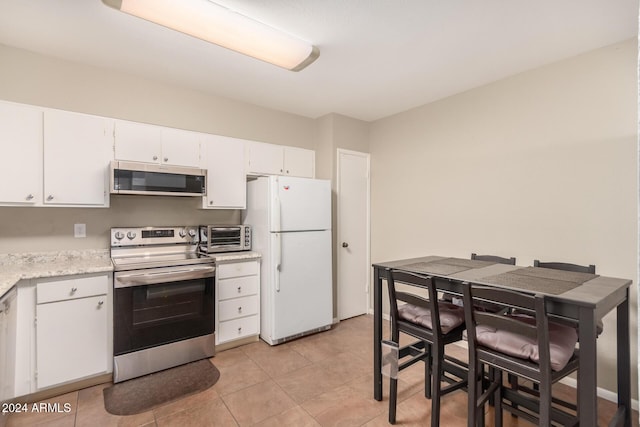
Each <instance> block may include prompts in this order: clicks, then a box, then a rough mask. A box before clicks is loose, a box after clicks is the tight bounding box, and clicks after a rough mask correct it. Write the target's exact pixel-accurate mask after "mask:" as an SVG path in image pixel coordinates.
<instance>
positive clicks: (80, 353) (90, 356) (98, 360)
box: [0, 273, 113, 398]
mask: <svg viewBox="0 0 640 427" xmlns="http://www.w3.org/2000/svg"><path fill="white" fill-rule="evenodd" d="M112 280H113V279H112V274H111V273H96V274H82V275H73V276H62V277H52V278H46V279H33V280H24V281H21V282H19V283H18V285H17V286H16V291H17V304H13V305H14V306H16V307H15V308H16V309H17V312H18V313H17V316H16V319H15V321H14V323H15V329H16V330H17V333H16V335H15V344H14V345H12V346H11V347H12V348H14V349H15V360H14V362H13V363H10V364H9V366H8V370H9V372H11V373H12V374H13V380H12V383H13V387H11V389H12V390H11V391H12V393H10V394H11V395H10V396H8V398H13V397H18V396H23V395H27V394H32V393H35V392H38V391H40V390H44V389H47V388H50V387H54V386H57V385H63V384H69V383H73V382H74V381H78V380H84V379H88V378H91V377H96V376H100V375H103V374H108V373H110V372H112V371H113V366H112V365H113V314H112V310H113V308H112V302H113V292H112V287H113V281H112ZM0 316H1V315H0ZM1 339H2V338H0V340H1ZM10 362H11V359H10ZM0 369H1V368H0ZM5 397H7V396H5Z"/></svg>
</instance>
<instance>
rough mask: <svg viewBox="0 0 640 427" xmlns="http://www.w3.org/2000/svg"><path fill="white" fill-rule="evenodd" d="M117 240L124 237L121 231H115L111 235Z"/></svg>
mask: <svg viewBox="0 0 640 427" xmlns="http://www.w3.org/2000/svg"><path fill="white" fill-rule="evenodd" d="M113 237H115V238H116V239H118V240H122V239H123V238H124V234H122V232H121V231H116V234H114V235H113Z"/></svg>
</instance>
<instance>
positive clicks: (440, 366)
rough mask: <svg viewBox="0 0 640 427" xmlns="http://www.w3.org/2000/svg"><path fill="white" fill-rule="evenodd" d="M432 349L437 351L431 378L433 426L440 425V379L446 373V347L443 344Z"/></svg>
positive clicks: (434, 356)
mask: <svg viewBox="0 0 640 427" xmlns="http://www.w3.org/2000/svg"><path fill="white" fill-rule="evenodd" d="M431 350H432V351H433V350H435V352H436V353H435V355H433V372H432V378H431V381H432V382H431V384H432V386H431V389H432V390H433V396H432V398H431V427H438V426H439V425H440V399H441V397H442V393H441V389H442V387H441V383H440V380H441V379H442V376H443V375H444V363H443V359H444V347H443V346H442V345H440V346H438V348H435V346H432V347H431ZM432 353H433V352H432Z"/></svg>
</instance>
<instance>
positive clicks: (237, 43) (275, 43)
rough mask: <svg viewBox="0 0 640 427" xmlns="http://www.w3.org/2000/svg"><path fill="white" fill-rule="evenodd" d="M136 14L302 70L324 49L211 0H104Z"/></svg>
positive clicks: (218, 43)
mask: <svg viewBox="0 0 640 427" xmlns="http://www.w3.org/2000/svg"><path fill="white" fill-rule="evenodd" d="M102 2H103V3H104V4H106V5H107V6H109V7H112V8H114V9H117V10H120V11H122V12H125V13H128V14H130V15H133V16H137V17H139V18H142V19H145V20H147V21H151V22H154V23H156V24H159V25H162V26H165V27H167V28H171V29H172V30H176V31H180V32H181V33H185V34H188V35H190V36H193V37H197V38H199V39H202V40H205V41H208V42H211V43H214V44H217V45H219V46H222V47H225V48H227V49H231V50H235V51H236V52H240V53H243V54H245V55H248V56H251V57H254V58H257V59H260V60H262V61H266V62H269V63H271V64H274V65H277V66H279V67H282V68H286V69H287V70H291V71H300V70H302V69H303V68H305V67H306V66H307V65H309V64H311V63H312V62H313V61H315V60H316V59H317V58H318V56H320V50H319V49H318V48H317V47H315V46H313V45H311V44H309V43H307V42H304V41H302V40H300V39H297V38H295V37H292V36H290V35H289V34H286V33H283V32H282V31H279V30H276V29H275V28H272V27H269V26H268V25H265V24H263V23H261V22H258V21H255V20H253V19H251V18H247V17H246V16H243V15H240V14H239V13H236V12H234V11H232V10H229V9H227V8H225V7H223V6H220V5H219V4H216V3H212V2H211V1H208V0H180V1H176V0H102Z"/></svg>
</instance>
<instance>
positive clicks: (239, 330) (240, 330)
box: [238, 326, 242, 334]
mask: <svg viewBox="0 0 640 427" xmlns="http://www.w3.org/2000/svg"><path fill="white" fill-rule="evenodd" d="M238 333H239V334H241V333H242V326H240V327H239V328H238Z"/></svg>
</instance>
